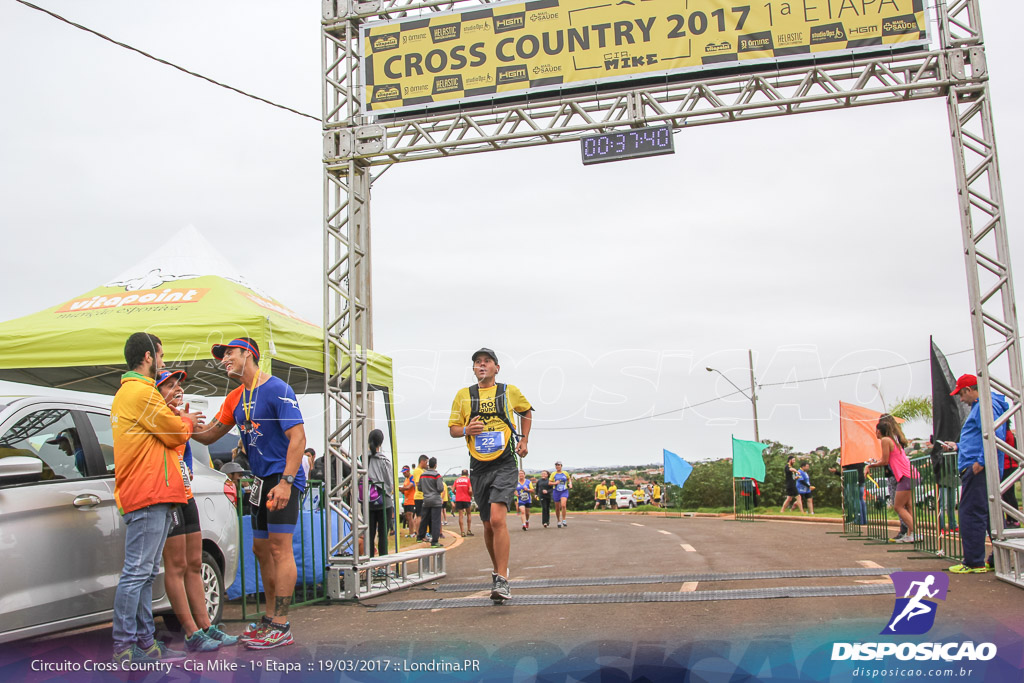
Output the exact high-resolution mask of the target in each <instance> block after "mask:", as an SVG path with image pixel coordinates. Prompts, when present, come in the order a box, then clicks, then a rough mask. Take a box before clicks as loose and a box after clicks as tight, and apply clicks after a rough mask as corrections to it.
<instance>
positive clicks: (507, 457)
mask: <svg viewBox="0 0 1024 683" xmlns="http://www.w3.org/2000/svg"><path fill="white" fill-rule="evenodd" d="M499 370H500V366H499V365H498V358H497V356H496V355H495V353H494V351H491V350H490V349H480V350H479V351H477V352H476V353H474V354H473V374H475V375H476V378H477V383H476V384H474V385H473V386H471V387H468V388H464V389H459V391H458V393H457V394H455V400H454V401H453V402H452V413H451V417H450V418H449V419H448V433H449V434H450V435H451V437H452V438H454V439H460V438H464V439H465V440H466V446H467V447H468V448H469V455H470V474H469V478H470V480H471V482H472V486H473V495H474V496H475V497H476V502H477V506H478V507H479V509H480V521H481V522H483V523H484V543H485V544H486V545H487V552H488V554H490V556H491V563H492V565H493V571H492V574H491V581H492V585H493V588H492V589H491V599H492V600H494V601H495V602H501V601H504V600H508V599H509V598H510V597H511V592H510V590H509V585H508V555H509V545H510V543H511V539H510V538H509V535H508V526H507V523H506V517H507V515H508V506H509V503H510V502H511V500H512V496H513V494H514V493H515V488H516V471H517V470H518V469H519V468H518V467H517V466H516V455H518V456H519V457H520V458H523V457H526V453H527V439H529V437H530V427H531V425H532V422H533V407H532V406H531V405H530V402H529V401H527V400H526V397H524V396H523V394H522V392H521V391H519V389H518V388H517V387H514V386H512V385H511V384H508V385H505V384H498V383H497V382H495V378H496V377H497V375H498V371H499ZM513 412H514V413H517V414H518V415H519V416H520V418H521V420H522V436H521V437H520V438H519V439H518V444H516V438H515V437H516V436H518V435H517V434H516V432H515V429H514V427H513V419H514V418H513Z"/></svg>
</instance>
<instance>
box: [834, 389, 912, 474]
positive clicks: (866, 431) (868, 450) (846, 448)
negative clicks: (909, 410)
mask: <svg viewBox="0 0 1024 683" xmlns="http://www.w3.org/2000/svg"><path fill="white" fill-rule="evenodd" d="M881 416H882V413H880V412H878V411H877V410H871V409H870V408H862V407H861V406H855V405H853V404H852V403H843V402H842V401H840V402H839V449H840V453H841V457H840V463H841V464H842V465H857V464H859V463H862V462H864V461H865V460H870V459H872V458H874V459H875V460H881V458H882V442H881V441H879V440H878V438H877V437H876V436H875V425H876V424H878V418H879V417H881ZM896 421H897V422H900V423H902V422H903V420H900V419H897V420H896Z"/></svg>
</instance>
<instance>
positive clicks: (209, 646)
mask: <svg viewBox="0 0 1024 683" xmlns="http://www.w3.org/2000/svg"><path fill="white" fill-rule="evenodd" d="M219 647H220V641H219V640H214V639H213V638H211V637H210V636H209V635H207V633H206V631H204V630H203V629H199V630H198V631H196V632H195V633H193V634H192V635H190V636H188V637H186V638H185V652H213V651H214V650H216V649H217V648H219Z"/></svg>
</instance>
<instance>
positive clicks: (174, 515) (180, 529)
mask: <svg viewBox="0 0 1024 683" xmlns="http://www.w3.org/2000/svg"><path fill="white" fill-rule="evenodd" d="M200 531H202V529H200V528H199V506H198V505H196V499H195V498H189V501H188V502H187V503H185V504H184V505H175V506H173V507H172V508H171V530H170V531H168V532H167V538H170V537H171V536H184V535H185V534H196V533H199V532H200Z"/></svg>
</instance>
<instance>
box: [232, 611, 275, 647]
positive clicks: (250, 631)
mask: <svg viewBox="0 0 1024 683" xmlns="http://www.w3.org/2000/svg"><path fill="white" fill-rule="evenodd" d="M271 623H272V622H271V621H270V619H268V618H267V617H263V618H262V619H261V620H259V621H254V622H253V623H251V624H249V625H248V626H247V627H246V628H245V630H244V631H243V632H242V635H240V636H238V640H240V641H241V642H243V643H248V642H249V641H250V640H255V639H256V638H262V637H263V632H264V631H265V630H267V629H268V628H270V624H271Z"/></svg>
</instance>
